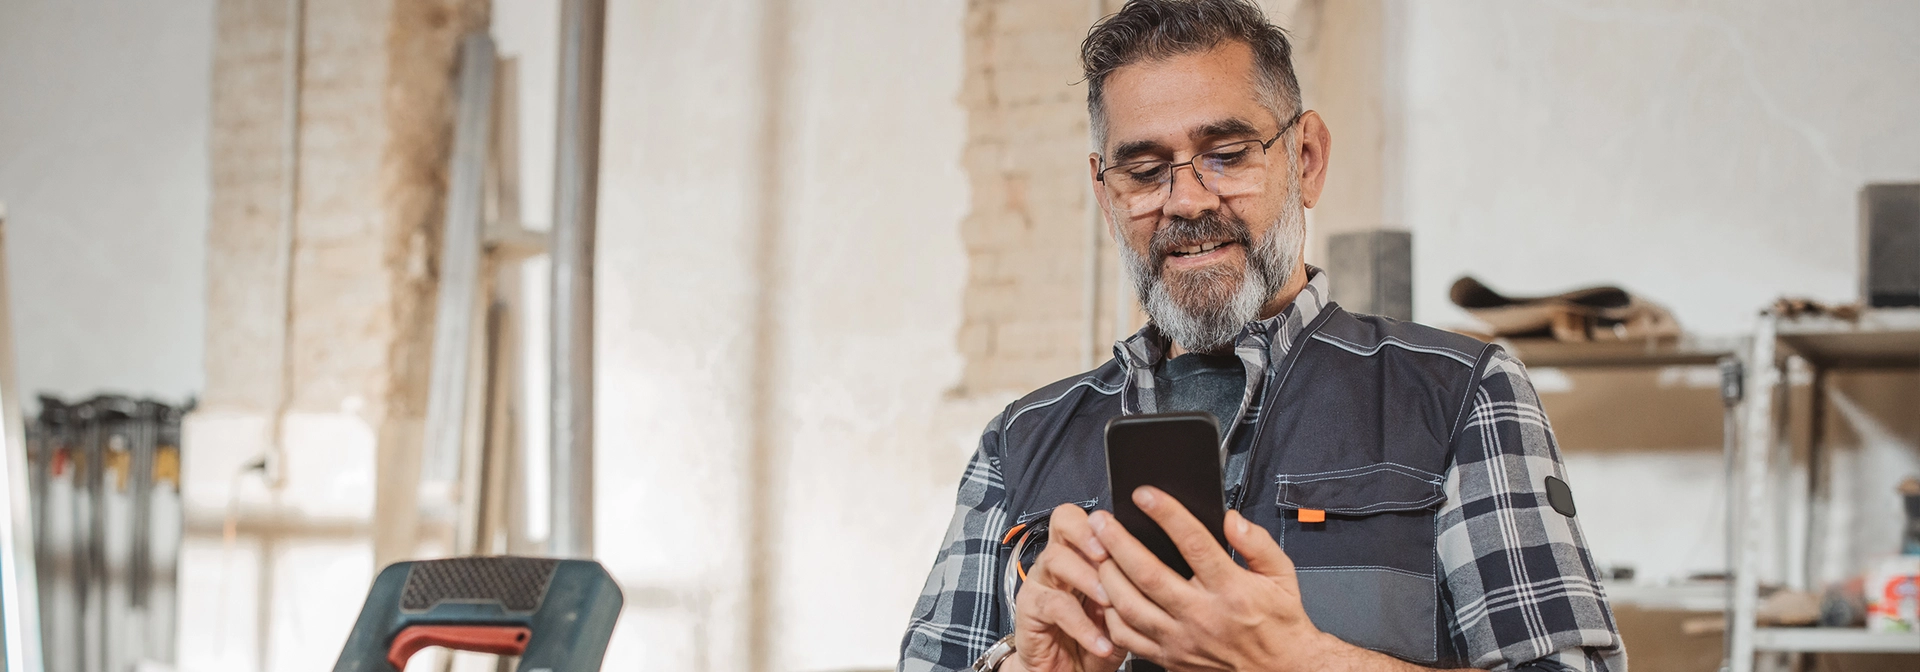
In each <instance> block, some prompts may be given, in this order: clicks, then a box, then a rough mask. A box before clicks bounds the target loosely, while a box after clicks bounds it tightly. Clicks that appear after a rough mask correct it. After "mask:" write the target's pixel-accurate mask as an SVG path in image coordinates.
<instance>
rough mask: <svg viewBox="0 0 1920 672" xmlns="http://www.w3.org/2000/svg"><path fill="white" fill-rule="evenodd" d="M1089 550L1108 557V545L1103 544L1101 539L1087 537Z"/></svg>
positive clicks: (1099, 556)
mask: <svg viewBox="0 0 1920 672" xmlns="http://www.w3.org/2000/svg"><path fill="white" fill-rule="evenodd" d="M1087 552H1088V553H1092V554H1093V555H1094V556H1095V557H1098V558H1104V557H1107V547H1105V546H1101V545H1100V540H1099V539H1095V538H1093V537H1087Z"/></svg>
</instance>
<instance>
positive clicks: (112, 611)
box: [27, 395, 192, 672]
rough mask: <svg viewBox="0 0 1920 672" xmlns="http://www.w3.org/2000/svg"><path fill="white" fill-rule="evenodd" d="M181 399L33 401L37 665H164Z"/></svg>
mask: <svg viewBox="0 0 1920 672" xmlns="http://www.w3.org/2000/svg"><path fill="white" fill-rule="evenodd" d="M191 406H192V403H191V402H189V403H188V404H187V405H185V406H174V405H169V404H166V403H162V402H158V401H154V400H151V399H131V398H128V397H124V396H118V395H102V396H98V397H94V398H92V399H89V400H87V401H84V402H80V403H76V404H68V403H65V402H62V401H61V400H59V399H57V398H54V397H49V396H42V397H41V398H40V411H39V415H38V416H37V417H36V418H35V421H34V423H33V425H32V426H31V428H30V429H29V431H28V441H27V444H28V460H27V463H28V468H29V471H30V475H31V478H30V479H29V481H30V483H31V489H32V492H31V500H32V509H33V512H34V514H35V515H34V523H35V524H34V525H33V528H34V529H33V531H34V541H35V547H36V548H37V550H38V553H37V557H36V560H37V561H38V562H37V565H38V567H39V568H40V573H39V577H38V584H39V587H40V591H39V595H40V597H41V602H40V610H39V614H40V626H41V641H42V643H43V649H44V650H45V652H46V656H45V669H46V670H48V672H100V671H106V670H125V669H132V668H134V667H135V666H137V665H140V664H143V663H162V664H168V663H172V662H173V649H174V646H173V640H174V613H175V610H174V603H175V595H176V593H175V590H174V585H175V578H176V577H175V568H176V567H177V566H178V558H179V553H180V544H181V530H182V521H181V519H180V423H181V420H182V418H183V417H184V415H185V414H186V412H187V411H188V410H190V408H191Z"/></svg>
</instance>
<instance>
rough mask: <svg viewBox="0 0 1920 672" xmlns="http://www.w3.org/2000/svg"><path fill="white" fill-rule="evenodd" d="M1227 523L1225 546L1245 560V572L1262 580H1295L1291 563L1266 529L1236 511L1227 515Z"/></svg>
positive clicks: (1291, 560)
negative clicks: (1249, 572) (1258, 576)
mask: <svg viewBox="0 0 1920 672" xmlns="http://www.w3.org/2000/svg"><path fill="white" fill-rule="evenodd" d="M1226 522H1227V543H1229V544H1232V545H1233V550H1235V551H1239V552H1240V557H1243V558H1246V559H1247V569H1249V570H1252V571H1253V573H1255V574H1259V575H1261V576H1268V577H1273V578H1279V579H1286V580H1287V581H1294V580H1295V578H1294V573H1293V559H1292V558H1289V557H1287V552H1286V551H1282V550H1280V544H1278V543H1275V542H1274V541H1273V534H1271V533H1269V532H1267V528H1264V527H1261V526H1259V525H1255V524H1253V523H1252V522H1249V521H1248V520H1247V519H1246V517H1245V516H1242V515H1240V512H1239V511H1228V512H1227V521H1226Z"/></svg>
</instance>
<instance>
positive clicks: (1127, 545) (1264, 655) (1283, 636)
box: [1088, 487, 1360, 670]
mask: <svg viewBox="0 0 1920 672" xmlns="http://www.w3.org/2000/svg"><path fill="white" fill-rule="evenodd" d="M1133 501H1134V503H1136V504H1139V505H1140V510H1141V511H1144V512H1146V514H1147V515H1148V516H1150V517H1152V518H1153V520H1154V521H1155V522H1157V523H1159V524H1160V528H1161V529H1163V530H1166V532H1167V536H1169V537H1171V538H1172V539H1173V542H1174V545H1175V546H1177V547H1178V548H1179V549H1180V555H1181V556H1183V557H1185V558H1186V560H1187V564H1188V565H1191V566H1192V567H1193V578H1192V579H1182V578H1180V575H1179V574H1176V573H1174V571H1173V570H1172V569H1170V568H1168V567H1167V565H1166V564H1165V563H1162V562H1160V559H1159V558H1158V557H1155V556H1154V554H1153V552H1152V551H1149V550H1147V548H1146V547H1145V546H1143V545H1141V544H1140V542H1139V540H1137V539H1135V538H1134V537H1133V535H1131V534H1128V533H1127V531H1126V528H1124V527H1123V526H1121V525H1120V523H1119V521H1117V520H1115V519H1114V518H1113V514H1110V513H1107V512H1104V511H1102V512H1097V513H1095V514H1093V517H1092V518H1091V519H1090V520H1089V521H1088V523H1089V526H1090V527H1092V528H1093V529H1094V530H1095V537H1096V538H1097V539H1098V541H1099V542H1100V543H1101V544H1102V546H1103V547H1104V548H1106V549H1108V550H1109V551H1110V553H1111V559H1110V560H1109V561H1108V562H1105V563H1101V565H1100V570H1099V571H1100V585H1101V586H1102V587H1103V588H1104V589H1105V590H1106V594H1107V595H1108V596H1110V598H1111V600H1110V602H1111V605H1112V606H1110V607H1109V608H1107V609H1106V612H1105V621H1106V626H1107V630H1108V632H1111V633H1112V635H1113V641H1114V643H1116V644H1118V645H1119V646H1120V647H1121V648H1124V649H1127V650H1129V651H1132V652H1133V653H1134V655H1137V656H1140V657H1142V658H1146V659H1148V660H1152V661H1154V662H1157V663H1160V664H1161V665H1163V666H1165V667H1167V668H1168V669H1170V670H1254V669H1264V670H1300V669H1322V668H1323V667H1324V666H1325V664H1326V663H1327V662H1329V661H1328V660H1327V659H1326V657H1327V656H1329V655H1332V656H1341V655H1342V654H1344V653H1347V652H1346V651H1341V650H1340V649H1342V648H1345V649H1348V650H1351V652H1352V653H1360V651H1358V650H1355V649H1353V648H1352V647H1350V646H1346V645H1345V644H1344V643H1342V642H1339V641H1338V640H1335V639H1334V638H1333V637H1332V636H1330V635H1326V634H1324V633H1322V632H1320V630H1319V629H1318V628H1315V627H1314V626H1313V622H1312V621H1310V620H1308V618H1307V612H1306V609H1305V607H1303V606H1302V605H1301V602H1300V584H1299V582H1298V581H1297V580H1296V579H1295V577H1294V571H1293V561H1292V560H1290V559H1288V558H1287V554H1286V553H1284V552H1282V551H1281V550H1280V545H1279V544H1276V543H1274V541H1273V536H1272V535H1270V534H1268V533H1267V531H1266V529H1265V528H1262V527H1260V526H1258V525H1253V524H1251V523H1248V522H1247V520H1246V519H1245V518H1243V517H1241V516H1240V512H1238V511H1229V512H1227V520H1226V533H1227V543H1229V544H1232V545H1233V548H1234V550H1237V551H1239V552H1240V555H1241V556H1242V557H1245V558H1246V559H1247V568H1246V569H1242V568H1241V567H1240V566H1239V565H1238V564H1235V563H1234V561H1233V558H1232V557H1231V556H1229V555H1227V551H1226V549H1223V548H1220V544H1219V543H1217V542H1215V541H1214V538H1213V534H1212V533H1210V532H1208V531H1207V528H1206V526H1204V525H1201V524H1200V521H1199V520H1196V519H1195V518H1194V517H1193V515H1192V514H1190V513H1188V512H1187V509H1186V507H1183V506H1181V505H1180V503H1179V502H1177V501H1175V500H1174V499H1173V497H1171V496H1168V495H1167V494H1166V493H1165V492H1162V491H1160V490H1159V489H1156V488H1153V487H1142V488H1140V489H1138V490H1135V491H1134V493H1133Z"/></svg>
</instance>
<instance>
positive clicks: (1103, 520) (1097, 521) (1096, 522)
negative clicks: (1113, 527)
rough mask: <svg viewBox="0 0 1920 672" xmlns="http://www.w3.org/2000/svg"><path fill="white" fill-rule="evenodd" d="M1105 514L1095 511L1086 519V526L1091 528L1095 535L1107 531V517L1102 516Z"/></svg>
mask: <svg viewBox="0 0 1920 672" xmlns="http://www.w3.org/2000/svg"><path fill="white" fill-rule="evenodd" d="M1105 513H1106V512H1105V511H1095V512H1093V516H1092V517H1090V518H1088V519H1087V525H1089V526H1091V527H1093V531H1094V533H1096V534H1097V533H1099V532H1100V531H1101V530H1105V529H1107V517H1106V516H1105V515H1103V514H1105Z"/></svg>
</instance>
